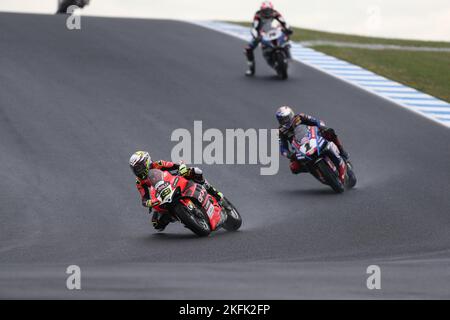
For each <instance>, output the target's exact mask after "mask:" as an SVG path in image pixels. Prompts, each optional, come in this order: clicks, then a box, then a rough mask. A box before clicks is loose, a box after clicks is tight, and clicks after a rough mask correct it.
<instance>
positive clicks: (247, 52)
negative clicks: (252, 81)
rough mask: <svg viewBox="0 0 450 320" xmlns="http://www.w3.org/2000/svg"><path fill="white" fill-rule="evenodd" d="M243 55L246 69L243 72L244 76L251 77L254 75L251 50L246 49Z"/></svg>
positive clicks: (253, 57)
mask: <svg viewBox="0 0 450 320" xmlns="http://www.w3.org/2000/svg"><path fill="white" fill-rule="evenodd" d="M244 54H245V56H246V57H247V63H248V69H247V71H245V75H246V76H248V77H251V76H253V75H254V74H255V55H254V53H253V49H252V48H250V47H246V48H245V50H244Z"/></svg>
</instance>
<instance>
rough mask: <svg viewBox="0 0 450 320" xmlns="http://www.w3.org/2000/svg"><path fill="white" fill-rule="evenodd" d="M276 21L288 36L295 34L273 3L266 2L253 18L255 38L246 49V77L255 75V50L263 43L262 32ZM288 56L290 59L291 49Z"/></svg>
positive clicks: (253, 34)
mask: <svg viewBox="0 0 450 320" xmlns="http://www.w3.org/2000/svg"><path fill="white" fill-rule="evenodd" d="M274 20H277V21H278V22H279V23H280V24H281V26H282V28H283V31H284V33H285V34H286V35H291V34H292V33H293V31H292V29H291V28H290V27H289V25H288V24H287V23H286V21H285V20H284V18H283V16H282V15H281V14H280V13H279V12H278V11H276V10H275V9H274V8H273V4H272V2H270V1H264V2H263V3H262V4H261V7H260V9H259V10H258V11H257V12H256V13H255V16H254V18H253V28H252V31H251V33H252V36H253V38H252V40H251V41H250V42H249V43H248V45H247V46H246V47H245V49H244V54H245V56H246V57H247V63H248V70H247V71H246V72H245V75H247V76H253V75H254V74H255V55H254V50H255V49H256V47H257V46H258V44H259V42H260V41H261V31H263V30H267V29H269V28H270V27H271V25H272V22H273V21H274ZM287 54H288V58H290V52H289V49H288V50H287Z"/></svg>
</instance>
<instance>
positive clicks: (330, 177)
mask: <svg viewBox="0 0 450 320" xmlns="http://www.w3.org/2000/svg"><path fill="white" fill-rule="evenodd" d="M317 166H318V168H319V170H320V172H321V173H322V175H323V176H324V178H325V180H326V181H327V183H328V185H329V186H330V187H331V188H332V189H333V190H334V192H336V193H342V192H344V190H345V188H344V185H343V184H342V183H341V181H340V180H339V177H338V176H337V175H336V174H335V173H334V172H333V171H332V170H331V168H330V167H329V166H328V164H327V163H326V161H325V160H322V161H320V162H319V163H317Z"/></svg>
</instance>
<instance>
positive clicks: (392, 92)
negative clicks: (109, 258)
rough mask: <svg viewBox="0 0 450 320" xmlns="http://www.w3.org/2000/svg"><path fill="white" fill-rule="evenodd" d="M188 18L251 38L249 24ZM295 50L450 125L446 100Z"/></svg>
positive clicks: (355, 82) (347, 79) (299, 56)
mask: <svg viewBox="0 0 450 320" xmlns="http://www.w3.org/2000/svg"><path fill="white" fill-rule="evenodd" d="M187 22H190V23H194V24H197V25H200V26H203V27H205V28H209V29H213V30H216V31H219V32H223V33H226V34H228V35H231V36H234V37H237V38H240V39H242V40H245V41H249V40H250V39H251V35H250V30H249V28H247V27H243V26H240V25H236V24H231V23H226V22H219V21H187ZM291 54H292V58H293V59H294V60H296V61H299V62H301V63H303V64H306V65H308V66H310V67H312V68H315V69H317V70H320V71H322V72H325V73H327V74H329V75H331V76H333V77H335V78H338V79H340V80H342V81H344V82H347V83H350V84H352V85H354V86H356V87H358V88H360V89H363V90H365V91H368V92H370V93H372V94H374V95H377V96H379V97H382V98H384V99H386V100H389V101H390V102H393V103H395V104H397V105H399V106H401V107H403V108H405V109H407V110H410V111H412V112H415V113H417V114H419V115H421V116H423V117H426V118H428V119H431V120H433V121H434V122H436V123H439V124H441V125H444V126H446V127H447V128H450V104H449V103H448V102H446V101H443V100H440V99H438V98H435V97H433V96H430V95H428V94H425V93H423V92H420V91H418V90H416V89H413V88H410V87H408V86H405V85H403V84H401V83H398V82H395V81H392V80H390V79H387V78H385V77H383V76H380V75H377V74H375V73H373V72H371V71H369V70H366V69H364V68H361V67H359V66H357V65H353V64H351V63H349V62H347V61H343V60H340V59H337V58H335V57H332V56H329V55H326V54H324V53H322V52H318V51H315V50H314V49H311V48H306V47H303V46H302V45H301V44H299V43H295V42H293V43H292V47H291Z"/></svg>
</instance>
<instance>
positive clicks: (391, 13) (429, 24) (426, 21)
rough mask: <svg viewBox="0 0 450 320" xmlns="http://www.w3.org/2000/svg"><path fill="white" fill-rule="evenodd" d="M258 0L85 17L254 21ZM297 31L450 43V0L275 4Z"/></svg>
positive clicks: (47, 6)
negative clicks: (305, 30) (314, 30)
mask: <svg viewBox="0 0 450 320" xmlns="http://www.w3.org/2000/svg"><path fill="white" fill-rule="evenodd" d="M260 3H261V1H260V0H245V1H243V0H227V1H211V0H126V1H124V0H91V1H90V4H89V5H88V6H86V7H85V8H84V9H83V14H85V15H97V16H122V17H123V16H124V17H140V18H161V19H196V20H208V19H217V20H228V21H250V20H251V19H252V17H253V13H254V12H255V11H256V9H257V8H258V7H259V5H260ZM273 4H274V6H275V9H278V10H279V11H280V12H281V13H282V14H283V15H284V16H285V18H286V19H287V21H288V22H290V23H291V24H292V25H293V26H296V27H302V28H308V29H316V30H322V31H332V32H341V33H350V34H357V35H365V36H376V37H385V38H404V39H421V40H437V41H450V1H449V0H433V1H423V0H340V1H335V0H315V1H303V0H275V1H273ZM56 8H57V1H56V0H39V1H36V0H20V1H17V0H0V11H13V12H33V13H54V12H55V11H56Z"/></svg>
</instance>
